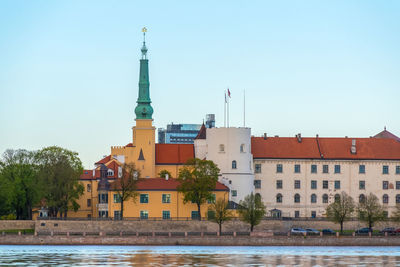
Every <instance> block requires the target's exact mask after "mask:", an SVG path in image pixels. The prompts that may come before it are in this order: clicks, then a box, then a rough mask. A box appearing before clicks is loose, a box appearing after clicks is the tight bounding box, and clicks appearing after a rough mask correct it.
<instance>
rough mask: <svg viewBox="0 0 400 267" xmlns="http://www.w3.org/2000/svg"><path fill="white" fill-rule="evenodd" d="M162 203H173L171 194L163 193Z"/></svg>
mask: <svg viewBox="0 0 400 267" xmlns="http://www.w3.org/2000/svg"><path fill="white" fill-rule="evenodd" d="M162 203H171V194H162Z"/></svg>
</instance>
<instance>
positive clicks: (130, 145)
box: [125, 143, 133, 147]
mask: <svg viewBox="0 0 400 267" xmlns="http://www.w3.org/2000/svg"><path fill="white" fill-rule="evenodd" d="M125 147H133V144H132V143H129V144H127V145H126V146H125Z"/></svg>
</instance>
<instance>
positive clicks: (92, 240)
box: [0, 235, 400, 246]
mask: <svg viewBox="0 0 400 267" xmlns="http://www.w3.org/2000/svg"><path fill="white" fill-rule="evenodd" d="M0 245H135V246H136V245H140V246H142V245H148V246H176V245H186V246H400V238H399V237H390V236H388V237H368V236H365V237H360V236H356V237H353V236H341V237H335V236H331V237H320V236H315V237H302V236H290V237H288V236H279V237H278V236H270V237H255V236H235V237H234V236H212V237H209V236H207V237H206V236H203V237H154V236H129V237H128V236H125V237H121V236H40V235H3V236H0Z"/></svg>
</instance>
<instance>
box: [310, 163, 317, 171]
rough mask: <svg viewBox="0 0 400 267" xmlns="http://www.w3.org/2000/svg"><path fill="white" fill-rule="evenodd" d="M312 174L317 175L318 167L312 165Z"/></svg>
mask: <svg viewBox="0 0 400 267" xmlns="http://www.w3.org/2000/svg"><path fill="white" fill-rule="evenodd" d="M311 173H317V165H315V164H313V165H311Z"/></svg>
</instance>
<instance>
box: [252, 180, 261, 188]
mask: <svg viewBox="0 0 400 267" xmlns="http://www.w3.org/2000/svg"><path fill="white" fill-rule="evenodd" d="M254 187H255V188H257V189H258V188H261V180H254Z"/></svg>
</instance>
